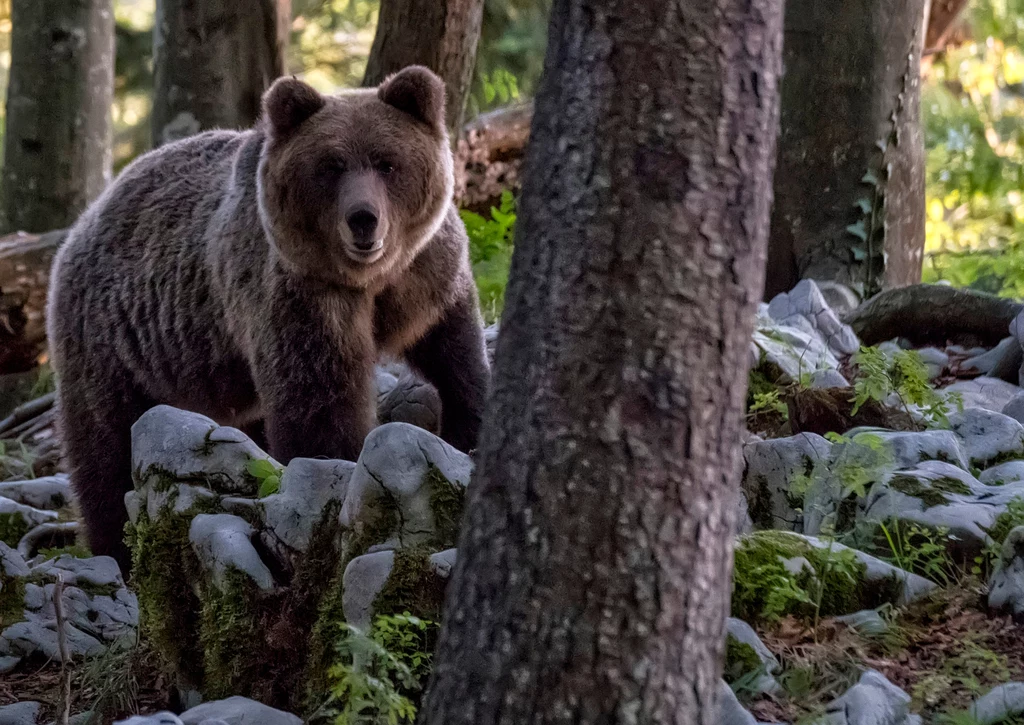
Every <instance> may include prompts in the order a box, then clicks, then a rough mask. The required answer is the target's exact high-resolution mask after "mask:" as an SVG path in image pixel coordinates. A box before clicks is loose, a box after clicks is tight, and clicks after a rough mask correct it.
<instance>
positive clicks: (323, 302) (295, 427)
mask: <svg viewBox="0 0 1024 725" xmlns="http://www.w3.org/2000/svg"><path fill="white" fill-rule="evenodd" d="M289 302H290V303H288V304H285V305H282V306H281V307H279V308H278V309H279V310H281V309H287V310H288V314H281V315H276V318H277V319H276V320H275V321H274V323H273V324H272V325H270V326H268V328H267V329H266V330H265V331H264V332H263V334H262V335H261V341H260V344H259V345H258V352H257V354H258V356H259V357H258V359H257V360H256V361H254V367H255V370H254V373H255V375H254V377H255V379H256V387H257V392H258V394H259V397H260V406H261V408H262V411H263V416H264V421H265V432H266V439H267V443H268V446H269V449H270V450H269V453H270V455H271V456H273V457H274V458H275V459H277V460H278V461H280V462H281V463H282V464H287V463H288V461H290V460H291V459H293V458H314V457H317V456H326V457H327V458H338V459H342V460H347V461H354V460H356V458H358V456H359V452H360V451H361V450H362V447H363V441H364V440H365V438H366V435H367V434H368V433H369V432H370V430H371V429H372V428H373V426H374V424H375V423H376V415H377V411H376V394H375V391H374V378H373V365H374V360H375V348H374V344H373V333H372V323H371V321H370V320H371V313H370V307H369V305H368V304H363V305H359V304H358V300H353V301H352V302H351V303H348V304H346V303H345V301H344V300H339V299H315V298H314V299H312V300H301V301H297V302H291V301H289Z"/></svg>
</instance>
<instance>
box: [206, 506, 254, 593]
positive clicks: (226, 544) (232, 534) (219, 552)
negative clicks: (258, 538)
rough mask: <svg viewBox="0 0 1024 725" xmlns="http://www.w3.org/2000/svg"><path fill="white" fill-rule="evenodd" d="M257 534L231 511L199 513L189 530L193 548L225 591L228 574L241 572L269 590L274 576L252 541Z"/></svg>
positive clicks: (219, 586)
mask: <svg viewBox="0 0 1024 725" xmlns="http://www.w3.org/2000/svg"><path fill="white" fill-rule="evenodd" d="M254 535H255V531H254V530H253V528H252V526H251V525H250V524H249V522H248V521H245V520H244V519H240V518H239V517H237V516H232V515H231V514H199V515H198V516H196V517H195V518H194V519H192V525H191V526H190V527H189V532H188V538H189V541H190V542H191V543H192V550H193V551H195V553H196V556H197V557H198V559H199V563H200V564H201V565H202V566H203V568H204V569H205V570H206V571H207V572H208V573H209V574H210V576H211V577H212V579H213V583H214V585H215V586H217V588H218V589H220V590H222V591H224V590H226V589H227V586H228V580H227V577H228V575H229V574H230V573H231V572H240V573H243V574H245V575H246V576H248V577H249V578H250V579H252V581H253V582H254V583H255V584H256V586H258V587H259V588H260V589H263V590H264V591H268V590H270V589H273V587H274V577H273V575H272V574H271V573H270V569H268V568H267V565H266V564H264V563H263V560H262V559H260V555H259V552H257V551H256V547H254V546H253V544H252V539H253V536H254Z"/></svg>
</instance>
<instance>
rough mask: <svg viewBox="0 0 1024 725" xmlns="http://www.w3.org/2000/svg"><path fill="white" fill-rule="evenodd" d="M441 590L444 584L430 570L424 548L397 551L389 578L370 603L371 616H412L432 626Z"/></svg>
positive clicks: (438, 616)
mask: <svg viewBox="0 0 1024 725" xmlns="http://www.w3.org/2000/svg"><path fill="white" fill-rule="evenodd" d="M444 587H445V581H444V580H443V579H441V577H439V576H437V575H436V574H435V573H434V572H433V570H432V569H431V568H430V550H429V549H428V548H426V547H421V548H413V549H398V550H397V551H395V563H394V566H393V567H392V568H391V574H390V575H388V580H387V582H385V584H384V587H383V588H382V589H381V590H380V592H378V593H377V596H376V597H375V598H374V600H373V613H374V615H375V616H379V615H385V614H401V613H402V612H412V613H414V614H415V615H416V616H417V617H421V618H423V619H428V620H431V621H435V622H436V621H438V620H439V619H440V618H441V608H442V606H443V604H444Z"/></svg>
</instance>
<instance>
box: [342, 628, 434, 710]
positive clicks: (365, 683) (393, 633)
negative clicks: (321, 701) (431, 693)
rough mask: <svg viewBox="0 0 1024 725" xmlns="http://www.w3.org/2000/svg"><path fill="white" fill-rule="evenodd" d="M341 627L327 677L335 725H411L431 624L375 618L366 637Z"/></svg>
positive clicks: (427, 669)
mask: <svg viewBox="0 0 1024 725" xmlns="http://www.w3.org/2000/svg"><path fill="white" fill-rule="evenodd" d="M341 627H342V630H343V631H344V633H345V636H344V637H342V638H341V640H340V641H339V642H338V645H337V652H338V655H339V658H340V663H339V664H337V665H335V666H333V667H332V668H331V669H330V672H329V673H328V674H329V677H330V680H331V691H330V700H329V702H328V708H329V709H331V710H332V713H333V715H334V723H335V725H399V724H400V723H412V722H414V721H415V719H416V709H417V707H416V702H415V701H414V698H415V697H416V696H417V695H418V693H419V692H420V691H421V690H422V689H423V686H424V684H425V683H426V680H427V677H428V676H429V674H430V660H431V654H430V653H431V651H432V649H433V648H432V646H431V639H432V637H433V636H434V634H435V633H436V630H437V625H436V624H434V623H433V622H429V621H427V620H423V619H419V618H418V617H414V616H412V615H411V614H409V613H408V612H405V613H403V614H399V615H389V616H380V617H377V618H376V620H374V624H373V627H372V628H371V630H370V632H369V633H367V632H364V631H362V630H361V629H359V628H357V627H354V626H352V625H351V624H348V623H342V624H341Z"/></svg>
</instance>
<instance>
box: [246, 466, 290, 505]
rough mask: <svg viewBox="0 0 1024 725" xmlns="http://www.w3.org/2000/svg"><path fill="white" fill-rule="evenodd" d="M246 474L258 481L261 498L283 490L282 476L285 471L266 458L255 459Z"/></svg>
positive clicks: (247, 467) (247, 468)
mask: <svg viewBox="0 0 1024 725" xmlns="http://www.w3.org/2000/svg"><path fill="white" fill-rule="evenodd" d="M245 470H246V472H247V473H248V474H249V475H250V476H252V477H253V478H255V479H256V482H257V484H258V485H259V489H258V493H257V495H258V496H259V497H260V498H263V497H264V496H270V495H271V494H274V493H277V492H278V491H280V490H281V475H282V474H283V473H284V470H283V469H281V468H278V467H277V466H275V465H274V464H273V463H271V462H270V461H269V460H267V459H265V458H253V459H252V460H251V461H249V463H248V464H247V465H246V467H245Z"/></svg>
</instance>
